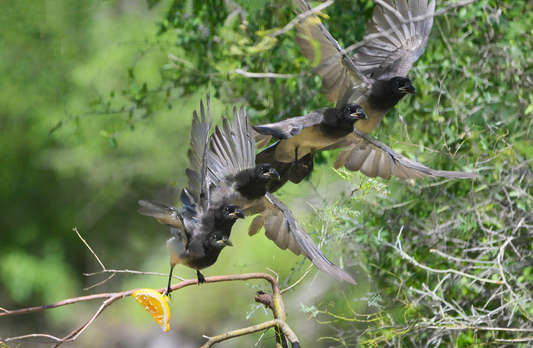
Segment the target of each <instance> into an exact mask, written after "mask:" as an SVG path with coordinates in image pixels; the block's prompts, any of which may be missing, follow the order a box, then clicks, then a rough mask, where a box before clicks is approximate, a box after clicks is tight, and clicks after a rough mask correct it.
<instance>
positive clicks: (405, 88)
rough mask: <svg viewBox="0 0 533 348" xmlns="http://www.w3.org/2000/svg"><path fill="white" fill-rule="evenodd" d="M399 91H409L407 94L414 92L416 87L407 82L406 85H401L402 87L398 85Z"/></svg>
mask: <svg viewBox="0 0 533 348" xmlns="http://www.w3.org/2000/svg"><path fill="white" fill-rule="evenodd" d="M398 89H399V90H400V91H402V92H403V93H409V94H416V89H415V86H413V85H412V84H410V83H408V84H407V85H405V86H403V87H400V88H398Z"/></svg>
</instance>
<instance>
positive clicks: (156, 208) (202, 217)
mask: <svg viewBox="0 0 533 348" xmlns="http://www.w3.org/2000/svg"><path fill="white" fill-rule="evenodd" d="M209 103H210V98H209V94H208V95H207V107H208V112H207V114H208V115H209ZM200 114H201V120H200V119H199V117H198V114H197V113H196V111H195V112H194V114H193V122H192V128H191V147H192V148H191V149H190V150H189V162H190V166H191V168H188V169H187V170H186V173H187V176H188V178H189V182H188V187H187V188H185V189H183V190H182V192H181V195H180V201H181V203H182V207H181V209H180V210H178V209H176V208H175V207H173V206H171V205H168V204H165V203H161V202H155V201H145V200H140V201H139V204H140V205H141V206H142V207H141V208H140V209H139V213H141V214H143V215H148V216H152V217H155V218H156V219H157V220H158V221H159V222H160V223H162V224H165V225H168V226H171V227H172V228H171V232H172V238H170V239H169V240H168V241H167V247H168V249H169V251H170V274H169V280H168V287H167V294H168V293H170V284H171V280H172V271H173V269H174V266H175V265H177V264H182V265H185V266H187V267H189V268H192V269H194V270H196V276H197V278H198V283H199V284H201V283H204V282H205V278H204V276H203V275H202V273H200V270H202V269H204V268H207V267H209V266H211V265H213V264H214V263H215V262H216V260H217V258H218V256H219V255H220V252H221V251H222V249H223V248H224V247H226V246H231V245H232V243H231V242H230V240H229V237H230V234H231V228H232V227H233V225H234V224H235V222H236V220H237V219H238V218H244V214H243V212H242V210H241V209H240V208H239V206H237V205H235V204H231V203H227V202H221V203H220V204H219V205H216V206H215V205H213V204H210V203H209V202H208V201H207V200H206V198H207V197H208V195H207V194H206V190H207V189H208V188H209V186H210V182H209V178H208V176H207V148H208V147H207V144H208V142H209V124H208V122H207V121H206V116H205V110H204V105H203V102H201V103H200Z"/></svg>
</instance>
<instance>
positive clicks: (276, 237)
mask: <svg viewBox="0 0 533 348" xmlns="http://www.w3.org/2000/svg"><path fill="white" fill-rule="evenodd" d="M245 213H246V214H247V215H252V214H257V213H259V215H257V216H256V217H255V218H254V220H253V221H252V224H251V225H250V229H249V231H248V233H249V234H250V235H251V236H252V235H254V234H256V233H257V232H259V230H260V229H261V227H264V229H265V235H266V236H267V237H268V239H270V240H272V241H273V242H274V243H275V244H276V245H277V246H278V247H279V248H280V249H282V250H286V249H289V250H290V251H292V252H293V253H294V254H295V255H301V254H302V255H304V256H305V257H307V258H308V259H309V260H311V262H313V264H314V265H315V266H316V267H317V268H318V269H319V270H321V271H323V272H326V273H328V274H330V275H331V276H333V277H334V278H335V279H338V280H340V281H343V280H344V281H347V282H349V283H352V284H357V282H356V281H355V279H354V278H353V277H352V276H351V275H350V274H348V273H347V272H346V271H344V270H343V269H341V268H339V267H337V266H336V265H334V264H333V263H331V262H330V261H329V260H328V259H327V258H326V256H324V254H322V252H321V251H320V249H319V248H318V247H317V245H316V244H315V243H314V242H313V240H312V239H311V237H309V235H308V234H307V233H306V232H305V230H304V229H303V227H302V226H301V225H300V223H299V222H298V220H296V217H295V216H294V214H293V213H292V212H291V211H290V209H289V208H287V206H286V205H285V204H283V202H281V201H280V200H279V199H278V198H277V197H276V196H274V195H273V194H271V193H267V194H266V195H265V197H264V198H263V199H261V200H259V201H258V202H257V203H256V204H255V205H253V206H251V207H249V208H248V211H246V212H245Z"/></svg>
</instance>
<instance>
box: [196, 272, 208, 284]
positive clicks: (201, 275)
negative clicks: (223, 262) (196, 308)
mask: <svg viewBox="0 0 533 348" xmlns="http://www.w3.org/2000/svg"><path fill="white" fill-rule="evenodd" d="M196 277H197V278H198V285H200V284H204V283H205V282H206V281H205V278H204V275H203V274H202V273H200V271H196Z"/></svg>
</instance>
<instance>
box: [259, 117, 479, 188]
mask: <svg viewBox="0 0 533 348" xmlns="http://www.w3.org/2000/svg"><path fill="white" fill-rule="evenodd" d="M303 117H306V116H303ZM300 118H301V117H295V118H293V119H288V120H287V121H289V120H295V119H300ZM287 121H281V122H278V123H274V124H273V125H266V126H269V127H272V128H276V125H278V124H283V123H285V122H287ZM356 125H357V123H356ZM311 127H313V126H311ZM254 128H255V129H256V131H258V132H262V133H267V131H266V130H265V129H261V128H260V127H254ZM304 130H305V129H304ZM268 132H269V134H270V135H274V132H273V131H270V130H269V131H268ZM302 133H304V131H302V132H300V133H298V134H295V135H294V136H292V137H290V138H288V139H287V138H286V137H285V136H288V134H284V135H280V134H276V135H275V136H274V137H275V138H276V139H280V140H278V141H277V142H276V143H274V144H273V145H271V146H269V147H268V148H266V149H264V150H263V151H261V152H260V153H258V154H257V158H256V161H257V162H258V163H262V162H270V163H272V164H273V165H274V167H275V168H276V170H277V171H278V172H279V173H280V175H281V180H280V181H279V183H272V185H270V186H269V189H270V191H271V192H275V191H276V190H278V189H279V188H280V187H281V186H283V184H284V183H286V182H287V181H289V180H290V181H291V182H293V183H299V182H301V181H302V180H303V179H304V178H305V177H307V176H308V175H309V174H310V173H311V171H312V169H313V161H314V158H313V157H314V151H307V152H305V155H304V156H302V157H295V155H294V151H295V150H293V149H294V148H296V149H298V147H297V144H298V141H299V140H298V139H299V137H300V136H301V135H300V134H302ZM317 136H319V135H318V134H316V133H315V134H313V135H311V136H308V139H313V138H315V137H317ZM257 139H258V137H257V136H256V140H257ZM292 139H295V140H293V141H292V142H291V143H290V144H288V145H284V142H288V141H289V140H292ZM260 141H262V138H261V140H260ZM304 141H307V140H302V142H304ZM295 144H296V145H295ZM330 145H331V144H330ZM336 147H344V148H345V149H344V150H343V151H341V153H339V155H338V156H337V159H336V161H335V163H334V165H333V166H334V167H335V168H340V167H342V166H343V165H344V166H345V167H346V168H347V169H349V170H351V171H358V170H359V171H361V173H363V174H364V175H366V176H368V177H371V178H374V177H376V176H379V177H381V178H383V179H386V180H388V179H390V178H391V176H396V177H398V178H400V179H411V178H413V179H420V178H426V177H442V178H450V179H473V178H477V177H479V174H476V173H466V172H455V171H446V170H435V169H431V168H429V167H426V166H424V165H422V164H420V163H418V162H415V161H413V160H411V159H409V158H407V157H405V156H403V155H401V154H399V153H397V152H395V151H394V150H392V149H391V148H390V147H388V146H387V145H385V144H384V143H382V142H381V141H379V140H377V139H375V138H374V137H372V136H370V135H369V134H367V133H365V132H363V131H361V130H359V129H357V128H355V129H353V130H352V131H351V132H350V134H349V135H347V136H344V137H343V138H342V139H341V140H338V141H336V142H335V143H334V145H331V146H325V147H322V148H320V149H317V151H325V150H330V149H332V148H336ZM286 149H289V150H287V151H284V150H286ZM291 151H292V152H291ZM291 153H293V157H292V158H291V157H290V154H291ZM298 156H300V152H298ZM295 158H297V159H296V160H295Z"/></svg>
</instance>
